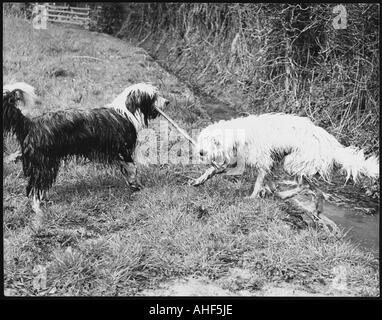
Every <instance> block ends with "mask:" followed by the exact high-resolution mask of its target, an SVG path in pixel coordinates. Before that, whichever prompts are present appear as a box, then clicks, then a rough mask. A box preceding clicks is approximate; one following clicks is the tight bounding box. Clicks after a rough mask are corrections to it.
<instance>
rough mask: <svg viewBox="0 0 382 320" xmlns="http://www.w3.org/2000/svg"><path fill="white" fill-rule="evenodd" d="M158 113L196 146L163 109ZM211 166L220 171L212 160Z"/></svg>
mask: <svg viewBox="0 0 382 320" xmlns="http://www.w3.org/2000/svg"><path fill="white" fill-rule="evenodd" d="M156 109H157V110H158V112H159V113H160V114H161V115H162V116H163V117H164V118H165V119H166V120H167V121H168V122H170V123H171V124H172V125H173V126H174V127H175V128H176V130H178V131H179V132H180V133H181V134H182V135H183V136H184V137H185V138H186V139H187V140H188V141H190V142H191V143H192V144H193V145H194V146H195V145H196V142H195V140H194V139H192V138H191V137H190V136H189V135H188V134H187V133H186V132H185V131H184V130H183V129H182V128H181V127H179V126H178V125H177V124H176V123H175V121H174V120H172V119H171V118H170V117H169V116H168V115H167V114H165V113H164V112H163V111H162V110H161V109H159V108H156ZM211 164H212V165H213V166H214V167H215V168H216V169H218V170H220V169H221V168H220V166H219V165H218V164H217V163H216V162H215V161H213V160H212V162H211Z"/></svg>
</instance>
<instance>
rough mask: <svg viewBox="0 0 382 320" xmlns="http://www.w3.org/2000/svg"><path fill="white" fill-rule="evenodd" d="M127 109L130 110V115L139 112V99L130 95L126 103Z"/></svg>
mask: <svg viewBox="0 0 382 320" xmlns="http://www.w3.org/2000/svg"><path fill="white" fill-rule="evenodd" d="M125 106H126V109H127V110H129V112H130V113H132V114H134V113H135V112H136V111H137V106H138V103H137V98H136V96H135V94H132V93H130V94H128V95H127V97H126V101H125Z"/></svg>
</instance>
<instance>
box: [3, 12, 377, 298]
mask: <svg viewBox="0 0 382 320" xmlns="http://www.w3.org/2000/svg"><path fill="white" fill-rule="evenodd" d="M3 36H4V51H3V52H4V53H3V57H4V78H3V80H4V82H5V83H7V82H10V81H11V80H17V81H26V82H29V83H31V84H32V85H33V86H35V87H36V88H37V90H38V93H39V95H40V96H41V99H42V103H41V104H40V105H37V106H36V108H35V109H33V110H24V109H23V112H25V113H27V114H29V115H38V114H41V113H43V112H46V111H48V110H58V109H61V108H67V107H74V108H79V107H81V108H93V107H97V106H102V105H104V104H106V103H107V102H109V101H110V100H111V99H112V97H114V96H115V95H116V94H118V93H120V92H121V90H122V89H123V88H125V87H126V86H128V85H131V84H132V83H134V82H138V81H151V82H153V83H154V84H156V85H158V86H159V88H160V91H161V92H164V94H165V95H168V97H169V98H170V100H171V101H176V103H174V104H173V105H172V106H171V107H170V108H169V110H168V113H169V114H170V115H171V116H173V117H174V118H175V119H176V120H177V121H178V122H179V123H181V125H182V127H184V128H185V129H186V130H190V129H192V128H197V127H198V125H200V124H201V123H205V122H207V121H209V119H208V117H207V116H206V113H205V110H203V108H202V107H201V106H200V105H199V104H198V99H197V97H195V96H193V95H192V93H191V92H190V91H189V90H188V89H187V88H186V87H185V86H184V85H183V84H181V83H179V82H178V81H177V80H176V78H175V77H173V76H172V75H170V74H168V73H166V72H165V71H163V70H162V69H161V68H160V67H159V66H158V65H157V64H156V63H155V62H154V61H151V60H150V59H147V56H146V55H145V53H144V52H142V50H141V49H138V48H135V47H133V46H131V45H130V44H128V43H125V42H122V41H120V40H117V39H114V38H112V37H108V36H104V35H102V34H95V33H89V32H87V31H84V30H75V31H73V30H71V29H68V28H59V27H56V26H54V25H49V28H48V30H43V31H42V30H40V31H38V30H34V29H33V28H32V27H31V25H30V23H29V22H27V21H24V20H21V19H17V18H12V17H5V19H4V33H3ZM74 56H93V57H96V58H98V59H101V61H99V60H92V59H82V58H75V57H74ZM61 69H62V70H65V72H67V75H68V76H65V77H64V76H59V77H57V76H53V77H52V76H51V74H50V73H49V72H47V71H49V70H50V71H52V70H61ZM79 95H81V96H82V100H81V101H80V102H77V101H76V100H75V99H74V98H76V97H78V96H79ZM192 119H198V121H197V122H195V121H193V120H192ZM156 125H157V123H153V124H152V127H153V128H156ZM4 143H5V146H6V150H5V152H4V155H7V154H9V153H11V152H13V151H16V150H17V148H18V146H17V143H16V141H15V139H14V138H12V137H6V138H5V140H4ZM202 170H203V166H191V165H189V166H182V165H149V166H141V167H140V170H139V171H140V175H141V177H142V181H143V183H144V185H145V188H144V189H143V190H141V191H139V192H136V193H132V192H131V190H130V189H129V188H127V187H126V185H125V183H124V180H123V179H122V177H121V175H120V173H119V170H117V169H116V168H109V167H104V166H101V165H99V164H94V163H87V162H86V161H81V160H72V161H67V162H66V163H63V165H62V167H61V170H60V173H59V176H58V179H57V182H56V183H55V184H54V186H53V188H52V189H51V191H50V193H49V199H48V201H47V202H46V203H45V204H44V210H45V212H46V214H45V216H44V219H43V228H42V230H39V231H37V232H36V231H34V230H32V229H31V227H30V226H31V219H32V218H33V213H32V211H31V207H30V204H29V201H28V199H27V198H26V197H25V184H26V182H25V180H24V178H23V175H22V174H21V175H19V176H18V174H19V173H20V171H21V165H20V164H19V163H18V164H6V165H4V172H3V217H4V225H3V231H4V232H3V234H4V287H5V290H6V291H5V292H6V294H7V295H16V296H31V295H37V296H42V295H54V296H64V295H70V296H85V295H91V296H101V295H102V296H114V295H121V296H130V295H137V294H139V293H140V292H141V291H143V290H145V289H150V288H151V289H152V288H155V287H157V286H158V285H159V284H161V283H166V282H168V281H170V280H173V279H180V278H182V279H183V278H186V277H188V276H195V277H208V278H209V279H211V280H213V281H217V282H218V283H219V284H220V285H221V286H223V287H225V288H228V289H229V290H231V292H232V294H233V295H235V293H236V292H237V291H238V290H241V289H245V290H249V291H250V292H252V293H256V292H259V291H261V290H262V288H263V287H265V286H266V285H267V284H270V283H272V284H273V283H279V282H286V283H289V284H301V285H304V286H305V287H314V284H316V283H319V284H323V285H324V286H330V284H331V282H332V279H333V277H334V276H335V271H333V270H335V268H336V267H337V266H346V270H347V275H346V279H347V280H346V281H347V285H348V288H349V290H351V293H352V294H353V295H366V296H376V295H378V294H379V291H378V285H379V274H378V261H376V260H375V259H374V258H373V257H372V256H371V255H369V254H367V253H365V252H362V251H360V250H359V249H357V248H356V247H355V245H354V244H351V243H349V242H347V241H345V240H343V239H336V238H334V237H331V236H328V235H327V234H325V233H324V232H323V231H322V230H314V229H310V228H307V227H299V228H296V227H295V224H294V222H293V219H291V218H289V216H288V213H287V211H288V209H287V207H286V206H285V205H282V203H281V202H280V201H276V200H274V199H264V200H256V201H255V200H249V199H245V198H244V197H243V196H244V195H246V194H248V193H249V192H250V188H251V181H253V177H251V176H250V175H245V176H244V177H243V179H242V180H241V181H240V182H233V181H231V180H229V179H227V178H225V177H222V176H217V177H215V178H214V179H212V180H211V181H208V182H207V183H206V184H205V185H203V186H201V187H199V188H194V187H191V186H188V184H187V182H188V177H193V176H194V177H195V176H197V175H198V174H200V173H201V172H202ZM295 220H298V219H297V218H295ZM235 270H236V271H235ZM237 270H244V271H242V272H241V273H240V272H238V271H237ZM315 290H321V291H319V292H326V291H325V290H326V289H325V290H324V289H315Z"/></svg>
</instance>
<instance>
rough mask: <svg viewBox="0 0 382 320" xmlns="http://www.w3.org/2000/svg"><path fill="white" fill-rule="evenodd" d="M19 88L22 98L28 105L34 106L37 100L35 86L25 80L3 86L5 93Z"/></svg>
mask: <svg viewBox="0 0 382 320" xmlns="http://www.w3.org/2000/svg"><path fill="white" fill-rule="evenodd" d="M16 90H18V91H19V92H20V93H21V100H22V101H23V103H24V105H25V106H27V107H33V106H34V105H35V102H36V100H37V96H36V93H35V88H33V87H32V86H31V85H29V84H27V83H25V82H16V83H12V84H7V85H5V86H3V94H4V93H6V92H13V91H16Z"/></svg>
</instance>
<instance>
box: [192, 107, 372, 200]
mask: <svg viewBox="0 0 382 320" xmlns="http://www.w3.org/2000/svg"><path fill="white" fill-rule="evenodd" d="M196 151H197V152H198V153H199V154H200V155H201V156H202V158H204V159H207V160H209V161H212V160H214V161H217V162H218V163H220V164H222V165H224V164H232V163H235V162H238V163H239V165H240V163H241V164H244V165H249V166H251V167H253V168H255V169H256V170H257V171H258V178H257V181H256V183H255V188H254V191H253V194H252V196H251V197H257V196H258V195H259V194H260V193H261V192H262V191H263V187H264V186H263V180H264V178H265V177H266V175H267V174H269V173H271V170H272V167H273V165H274V164H275V163H276V162H279V161H280V160H281V159H282V160H283V168H284V169H285V171H286V172H287V173H289V174H290V175H293V176H295V177H297V178H298V181H300V182H301V181H302V180H303V178H308V179H309V178H311V177H313V176H314V175H316V174H319V175H320V176H321V177H322V178H323V179H325V180H330V174H331V172H332V170H333V168H335V167H336V166H340V167H342V170H343V171H344V173H346V180H348V179H349V178H350V177H352V178H353V179H354V181H356V180H357V178H358V177H359V176H361V175H364V176H367V177H370V178H378V177H379V161H378V158H377V157H375V156H371V157H369V158H368V159H365V156H364V152H363V151H362V150H359V149H357V148H355V147H344V146H343V145H341V144H340V143H339V142H338V141H337V140H336V139H335V138H334V137H333V136H332V135H331V134H329V133H328V132H327V131H326V130H324V129H322V128H320V127H318V126H316V125H314V124H313V123H312V121H310V120H309V119H308V118H305V117H299V116H296V115H290V114H283V113H268V114H262V115H251V116H248V117H243V118H237V119H233V120H230V121H220V122H217V123H215V124H212V125H210V126H208V127H207V128H205V129H204V130H202V131H201V133H200V135H199V137H198V140H197V145H196Z"/></svg>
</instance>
